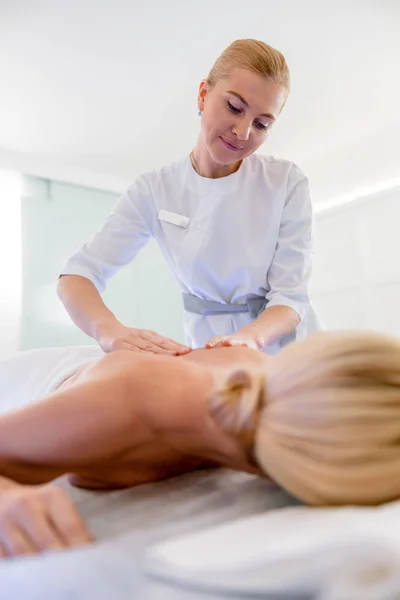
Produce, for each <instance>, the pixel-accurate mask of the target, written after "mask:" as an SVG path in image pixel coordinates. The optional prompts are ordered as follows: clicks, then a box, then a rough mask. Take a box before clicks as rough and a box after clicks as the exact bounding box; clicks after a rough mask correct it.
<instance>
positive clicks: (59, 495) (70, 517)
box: [0, 482, 93, 558]
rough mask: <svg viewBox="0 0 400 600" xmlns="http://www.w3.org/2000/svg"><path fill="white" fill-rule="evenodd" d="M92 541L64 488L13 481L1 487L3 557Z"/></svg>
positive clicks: (1, 553)
mask: <svg viewBox="0 0 400 600" xmlns="http://www.w3.org/2000/svg"><path fill="white" fill-rule="evenodd" d="M91 541H93V538H92V537H91V535H90V533H89V532H88V530H87V528H86V525H85V524H84V522H83V521H82V519H81V517H80V516H79V514H78V512H77V509H76V508H75V506H74V504H73V502H72V500H71V499H70V498H69V497H68V495H67V494H66V492H65V491H64V490H62V489H60V488H58V487H56V486H54V485H46V486H42V485H40V486H39V485H35V486H30V485H20V484H18V483H13V482H9V483H8V484H7V486H6V487H5V489H1V490H0V558H5V557H11V556H21V555H28V554H38V553H41V552H46V551H52V550H62V549H65V548H70V547H72V546H81V545H85V544H88V543H90V542H91Z"/></svg>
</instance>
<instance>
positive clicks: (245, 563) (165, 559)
mask: <svg viewBox="0 0 400 600" xmlns="http://www.w3.org/2000/svg"><path fill="white" fill-rule="evenodd" d="M146 568H147V572H148V573H149V574H151V575H153V576H157V577H159V578H160V577H161V578H162V579H168V580H172V581H175V582H178V583H181V584H182V583H183V584H185V585H188V586H190V587H193V588H196V589H198V590H208V591H214V592H220V593H221V592H225V593H228V594H229V593H231V594H235V593H245V594H246V593H247V594H255V593H257V594H261V595H262V596H263V597H264V595H265V597H267V595H268V594H275V595H277V594H283V593H286V594H294V595H295V597H296V598H297V597H299V596H300V595H301V594H308V595H312V594H314V595H315V594H317V596H316V597H317V598H318V600H370V599H371V600H372V599H373V600H398V599H399V598H400V502H395V503H391V504H388V505H385V506H382V507H376V508H361V507H360V508H359V507H343V508H310V507H295V508H283V509H279V510H275V511H270V512H267V513H265V514H261V515H255V516H251V517H247V518H244V519H240V520H237V521H235V522H232V523H228V524H225V525H221V526H215V527H212V528H210V529H206V530H204V531H202V532H200V533H194V534H189V535H184V536H181V537H178V538H172V539H170V540H167V541H164V542H162V543H159V544H157V545H155V546H153V547H152V548H150V549H149V550H148V552H147V554H146ZM268 597H269V596H268ZM273 597H274V598H275V597H277V596H273ZM313 597H314V596H313Z"/></svg>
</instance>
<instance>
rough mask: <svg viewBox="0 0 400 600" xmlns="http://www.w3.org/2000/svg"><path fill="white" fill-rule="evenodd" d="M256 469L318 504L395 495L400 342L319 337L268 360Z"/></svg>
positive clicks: (399, 490) (398, 486)
mask: <svg viewBox="0 0 400 600" xmlns="http://www.w3.org/2000/svg"><path fill="white" fill-rule="evenodd" d="M254 450H255V456H256V460H257V462H258V464H259V465H260V467H261V468H262V470H263V471H264V472H265V473H266V474H267V475H269V476H270V477H271V478H272V479H274V480H275V481H276V482H277V483H279V484H280V485H282V486H283V487H284V488H286V489H287V490H288V491H289V492H291V493H292V494H293V495H295V496H297V497H298V498H299V499H301V500H303V501H305V502H307V503H309V504H316V505H339V504H366V505H367V504H379V503H382V502H388V501H391V500H394V499H398V498H399V497H400V343H399V342H397V341H396V340H394V339H391V338H388V337H385V336H382V335H378V334H373V333H355V332H354V333H334V332H320V333H317V334H314V335H313V336H311V337H310V338H308V339H307V340H304V341H302V342H298V343H295V344H292V345H290V346H288V347H286V348H285V349H284V350H283V351H282V352H281V353H280V354H279V355H278V356H277V357H276V358H275V359H273V361H272V362H271V372H270V373H269V378H268V384H267V398H266V400H265V404H264V408H263V409H262V412H261V416H260V420H259V426H258V429H257V431H256V438H255V447H254Z"/></svg>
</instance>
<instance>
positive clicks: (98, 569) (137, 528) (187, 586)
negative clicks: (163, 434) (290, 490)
mask: <svg viewBox="0 0 400 600" xmlns="http://www.w3.org/2000/svg"><path fill="white" fill-rule="evenodd" d="M55 484H56V485H59V486H61V487H63V488H64V489H67V490H68V492H69V493H70V495H71V496H72V498H73V499H74V501H75V502H76V504H77V506H78V507H79V510H80V513H81V514H82V516H83V517H84V518H85V520H86V521H87V523H88V525H89V527H90V529H91V531H92V533H93V534H94V535H95V536H96V538H97V543H96V544H94V545H92V546H89V547H86V548H80V549H75V550H70V551H66V552H61V553H53V554H47V555H41V556H35V557H29V558H23V559H11V560H4V561H1V562H0V598H1V600H8V599H9V600H87V599H96V600H125V599H128V598H129V599H132V598H135V599H140V600H207V599H210V598H211V599H213V600H219V599H221V600H222V599H226V598H236V597H237V598H263V599H265V600H269V599H270V600H314V599H316V598H318V600H398V599H399V598H400V568H397V567H398V563H397V558H398V556H395V557H394V554H393V552H390V551H389V550H388V548H387V547H384V545H381V546H379V551H378V552H377V551H376V548H377V547H378V546H376V544H374V543H369V544H366V545H365V544H364V543H361V544H358V545H357V544H356V546H357V547H356V548H355V550H354V549H353V548H352V547H351V546H350V547H347V555H346V548H339V550H340V552H339V554H340V556H341V562H342V566H343V563H346V565H347V566H348V565H349V559H354V558H355V557H356V555H357V553H358V555H359V556H360V560H361V562H362V564H363V565H364V567H365V565H366V564H367V566H368V561H369V560H370V559H371V552H372V557H373V559H374V560H373V562H372V563H371V569H369V570H368V573H367V575H368V577H370V582H369V583H368V586H367V587H368V589H370V591H371V589H372V592H371V594H372V595H367V594H366V592H365V589H364V591H363V592H362V595H361V596H357V595H353V596H351V597H347V596H332V597H331V596H329V595H321V596H316V595H315V594H312V593H311V592H310V593H308V592H307V587H309V586H307V582H305V581H304V580H302V570H303V571H304V573H305V572H306V571H307V570H308V571H309V570H310V561H309V560H308V559H307V561H306V562H305V563H304V565H305V566H304V569H303V568H300V570H299V564H300V565H301V563H297V569H294V570H293V568H292V567H293V565H291V563H290V561H289V562H288V563H285V564H284V568H283V570H282V569H281V571H280V572H279V570H276V569H275V567H274V568H273V569H272V572H270V573H269V574H268V575H267V580H266V581H264V582H263V583H262V585H261V588H262V589H263V590H264V591H262V592H260V593H257V589H247V590H245V591H243V590H242V592H241V593H239V590H240V588H241V587H242V588H243V586H242V582H243V581H244V580H245V578H243V577H241V575H240V574H239V576H238V575H237V573H236V574H235V571H237V570H236V569H231V574H230V576H229V574H228V576H227V575H226V573H225V574H223V575H222V578H221V577H220V582H219V584H221V582H222V584H223V585H222V587H224V584H226V583H227V582H228V583H229V582H230V581H234V580H235V576H236V579H237V582H238V585H237V587H238V590H236V591H233V590H232V589H230V590H228V592H226V590H225V591H224V590H223V589H221V585H216V588H214V589H213V588H212V587H211V589H207V576H206V575H205V574H204V572H203V573H201V571H200V573H194V574H193V576H189V577H187V576H186V577H185V576H181V575H182V569H180V568H179V560H180V559H181V558H180V557H179V552H178V558H177V556H176V552H175V557H174V548H176V547H178V548H179V538H182V536H183V539H185V537H184V536H185V535H186V536H188V535H189V542H190V534H192V535H193V537H194V540H195V541H196V532H204V531H207V529H210V528H211V540H209V542H207V538H206V541H205V546H204V544H203V546H202V549H201V551H200V562H201V554H202V555H203V557H206V558H207V555H210V556H212V552H213V551H214V553H215V552H217V554H216V561H217V562H218V560H219V558H220V556H221V555H222V554H223V553H224V551H225V552H226V553H228V554H229V551H230V549H231V550H232V549H236V552H240V549H241V547H243V544H245V543H246V541H245V540H244V539H243V532H244V534H245V535H246V531H247V530H248V531H249V532H250V535H251V528H250V529H248V527H247V521H245V522H242V523H241V520H242V519H243V518H245V519H246V518H250V520H251V518H253V519H254V518H255V519H256V525H257V519H259V518H261V519H263V518H265V516H268V515H270V516H273V515H276V514H278V513H279V515H278V516H279V517H280V519H281V524H280V528H279V529H278V533H277V531H275V533H274V534H273V535H269V536H268V535H267V536H266V539H265V547H266V548H269V552H270V553H271V551H272V550H273V548H274V545H277V544H278V542H279V540H280V539H281V538H282V536H285V535H286V533H287V532H288V528H290V519H289V518H288V527H285V522H286V513H285V511H289V512H288V513H287V514H288V517H289V513H290V511H294V512H295V513H296V511H298V510H303V507H301V505H300V503H299V502H297V501H296V500H295V499H294V498H292V497H291V496H290V495H288V494H287V493H285V492H284V491H283V490H281V489H279V488H278V487H277V486H275V485H274V484H273V483H272V482H270V481H268V480H265V479H261V478H258V477H255V476H251V475H247V474H243V473H236V472H232V471H229V470H225V469H212V470H205V471H199V472H195V473H189V474H187V475H184V476H180V477H176V478H173V479H170V480H167V481H164V482H159V483H155V484H150V485H143V486H139V487H136V488H131V489H128V490H122V491H114V492H91V491H86V490H81V489H76V488H72V487H70V486H69V483H68V481H67V480H66V478H65V477H62V478H60V479H58V480H57V481H56V482H55ZM395 508H396V507H395ZM282 509H283V510H282ZM356 510H359V509H356ZM391 510H392V511H393V509H392V508H391ZM271 511H274V512H271ZM313 511H314V509H313ZM257 515H259V516H257ZM311 515H314V512H313V513H311ZM393 515H394V517H396V518H397V521H396V520H394V521H393V520H392V517H390V519H391V520H390V523H393V527H391V531H392V533H393V532H394V534H395V535H394V537H398V538H399V539H400V526H399V527H398V528H397V531H396V526H398V525H400V510H399V509H398V507H397V511H395V512H393ZM388 519H389V516H387V518H386V521H388ZM229 523H234V524H235V523H239V525H240V527H241V530H242V534H241V535H237V534H235V531H233V534H232V535H230V533H229V527H230V525H229ZM224 524H228V537H227V536H226V532H225V538H223V542H222V548H223V551H222V552H221V551H220V550H221V549H220V548H219V549H218V536H217V538H216V543H214V541H213V539H212V535H213V530H212V528H213V527H217V528H218V527H219V528H221V527H222V528H223V527H224V526H225V525H224ZM233 527H235V525H234V526H233ZM253 529H254V524H253ZM272 531H273V529H272ZM375 533H376V532H375ZM200 535H201V534H200ZM176 538H178V545H176V543H175V545H174V543H173V544H172V554H171V548H169V547H168V544H171V542H169V540H171V539H176ZM302 539H304V538H303V537H302ZM368 541H369V542H371V540H368ZM186 543H187V542H186ZM219 543H220V544H221V541H219ZM248 546H249V547H251V544H248ZM165 548H167V555H166V556H167V561H165V560H164V564H161V568H160V557H161V559H162V558H163V555H164V558H165ZM392 549H393V548H392ZM196 552H197V554H199V548H198V543H197V548H196V543H195V544H194V555H193V556H194V557H195V556H196ZM168 553H169V556H172V563H174V561H175V571H176V572H175V574H173V571H174V564H172V570H171V573H172V575H173V576H172V577H170V576H169V575H168V568H166V566H165V565H166V562H168ZM187 554H190V544H189V553H187ZM333 554H334V555H335V556H336V558H337V554H338V553H337V552H336V553H335V552H334V553H333ZM331 555H332V553H329V554H328V558H329V557H331ZM399 555H400V553H399ZM318 556H319V557H320V556H321V553H317V554H316V555H315V556H314V559H315V561H316V562H318ZM377 556H378V558H380V561H381V564H377V563H376V558H377ZM326 558H327V557H326V556H325V558H324V560H325V563H324V562H322V563H321V561H320V564H319V569H320V573H319V576H320V577H321V573H322V575H323V574H324V572H325V570H327V569H325V566H326V565H327V566H329V564H328V563H329V561H328V563H326ZM176 560H177V561H178V564H177V563H176ZM196 560H197V559H196ZM374 561H375V562H374ZM206 562H207V560H206ZM331 562H332V561H331ZM350 562H351V561H350ZM378 562H379V561H378ZM161 563H163V560H161ZM211 563H212V560H211ZM295 566H296V565H295ZM167 567H168V565H167ZM170 567H171V565H170ZM324 569H325V570H324ZM385 569H386V571H385ZM328 570H329V569H328ZM347 570H348V569H347ZM262 572H263V569H261V575H262ZM273 573H275V582H274V581H273V580H274V577H273V576H272V575H273ZM277 573H278V574H279V576H278V577H277ZM330 573H331V574H333V575H334V577H335V580H337V572H335V571H334V570H332V565H330ZM371 573H372V575H371ZM176 574H178V577H176ZM183 575H184V569H183ZM314 575H315V574H314ZM333 575H332V576H333ZM365 576H366V575H365V568H364V573H363V577H365ZM374 576H375V579H376V578H378V579H380V580H383V584H384V585H383V586H382V585H381V586H380V587H379V590H378V591H377V592H376V591H374V590H375V587H376V586H375V583H376V582H375V581H374ZM211 578H212V577H211ZM257 578H258V579H259V578H260V569H259V570H258V573H252V574H251V577H250V579H249V581H250V582H251V583H252V584H253V583H254V582H255V583H257ZM261 578H262V577H261ZM268 578H269V579H268ZM217 579H218V578H217ZM264 579H265V577H264ZM303 579H304V578H303ZM314 579H315V577H314ZM214 580H215V577H214ZM277 580H278V584H279V585H278V586H277ZM388 580H390V581H388ZM215 581H216V580H215ZM217 583H218V582H217ZM270 584H271V585H270ZM244 587H245V588H246V586H244ZM247 587H249V586H247ZM251 587H252V586H251V585H250V588H251ZM253 587H254V586H253ZM255 587H257V586H255ZM268 587H270V588H271V590H272V591H270V592H268V591H265V590H267V589H268ZM218 588H219V589H218ZM324 589H325V592H326V593H328V592H329V582H328V585H326V582H325V586H324ZM327 590H328V591H327ZM393 590H394V591H393ZM396 590H397V591H396ZM386 592H387V593H386ZM397 592H398V593H397ZM354 594H355V593H354ZM377 594H378V595H377Z"/></svg>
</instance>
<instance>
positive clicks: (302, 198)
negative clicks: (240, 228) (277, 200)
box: [266, 165, 314, 320]
mask: <svg viewBox="0 0 400 600" xmlns="http://www.w3.org/2000/svg"><path fill="white" fill-rule="evenodd" d="M313 230H314V227H313V212H312V204H311V195H310V188H309V184H308V180H307V178H306V177H305V175H304V174H303V173H302V172H301V171H300V169H299V168H298V167H296V165H293V167H292V172H291V174H290V176H289V180H288V187H287V194H286V201H285V204H284V208H283V211H282V218H281V224H280V228H279V236H278V241H277V245H276V250H275V254H274V258H273V261H272V263H271V266H270V268H269V270H268V274H267V283H268V289H269V291H268V292H267V294H266V299H267V300H268V305H267V308H269V307H271V306H289V307H290V308H292V309H293V310H295V311H296V312H297V314H298V315H299V317H300V320H302V319H303V318H304V316H305V313H306V311H307V309H308V307H309V304H310V301H309V295H308V287H309V281H310V276H311V267H312V252H313Z"/></svg>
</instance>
